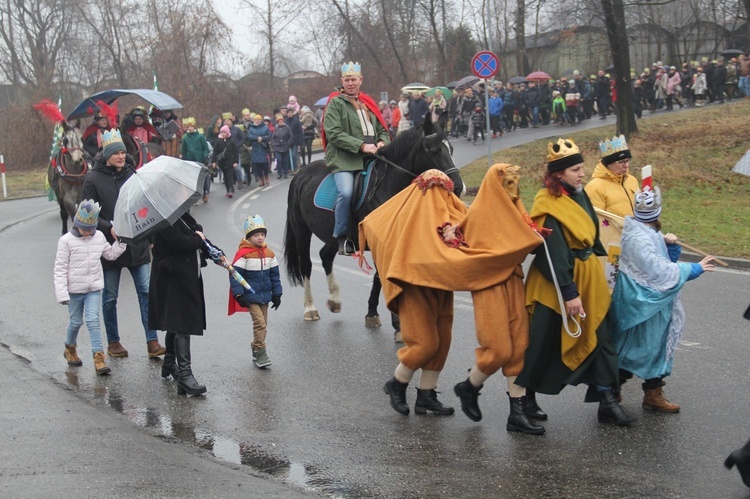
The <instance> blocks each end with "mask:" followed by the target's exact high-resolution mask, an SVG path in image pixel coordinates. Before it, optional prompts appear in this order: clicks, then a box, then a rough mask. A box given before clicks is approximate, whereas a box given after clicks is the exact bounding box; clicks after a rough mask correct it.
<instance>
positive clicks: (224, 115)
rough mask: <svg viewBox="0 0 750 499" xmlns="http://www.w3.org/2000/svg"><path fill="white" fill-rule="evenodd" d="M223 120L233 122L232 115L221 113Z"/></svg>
mask: <svg viewBox="0 0 750 499" xmlns="http://www.w3.org/2000/svg"><path fill="white" fill-rule="evenodd" d="M221 119H223V120H231V119H232V113H221Z"/></svg>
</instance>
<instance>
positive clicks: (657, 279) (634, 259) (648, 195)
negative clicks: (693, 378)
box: [610, 186, 714, 413]
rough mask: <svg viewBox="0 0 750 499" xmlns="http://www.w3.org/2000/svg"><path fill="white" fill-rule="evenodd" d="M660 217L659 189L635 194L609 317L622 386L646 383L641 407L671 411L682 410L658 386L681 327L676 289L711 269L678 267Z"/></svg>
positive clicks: (707, 263)
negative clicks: (633, 381) (637, 381)
mask: <svg viewBox="0 0 750 499" xmlns="http://www.w3.org/2000/svg"><path fill="white" fill-rule="evenodd" d="M660 215H661V193H660V191H659V188H658V187H656V188H655V189H653V190H652V189H651V188H650V186H646V187H644V190H643V191H640V190H639V191H638V192H637V193H636V195H635V210H634V216H632V217H631V216H628V217H625V224H624V227H623V230H622V243H621V245H622V254H621V255H620V271H619V273H618V275H617V281H616V283H615V289H614V292H613V294H612V306H611V309H610V314H611V321H612V323H613V324H614V327H613V329H612V336H613V339H614V340H615V343H616V345H617V356H618V360H619V367H620V383H624V382H625V381H626V380H627V379H630V378H631V377H632V376H633V375H634V374H635V375H636V376H638V377H640V378H641V379H643V380H644V383H643V385H641V386H642V388H643V392H644V397H643V403H642V407H643V408H644V409H647V410H653V411H657V412H664V413H675V412H679V410H680V406H679V405H677V404H673V403H671V402H670V401H669V400H667V398H666V397H665V396H664V392H663V390H662V387H663V386H664V378H665V377H667V376H669V375H670V374H671V372H672V361H673V360H674V353H675V350H676V349H677V345H678V344H679V342H680V338H681V337H682V332H683V330H684V328H685V311H684V310H683V308H682V303H681V302H680V290H681V289H682V286H683V285H684V284H685V283H686V282H687V281H690V280H692V279H695V278H696V277H698V276H700V275H701V274H702V273H703V272H704V271H709V272H711V271H713V270H714V264H713V263H712V262H713V260H714V258H713V257H712V256H707V257H705V258H704V259H703V260H701V261H700V263H677V259H678V258H679V256H680V252H681V247H680V246H679V245H678V244H677V236H675V235H674V234H671V233H668V234H662V233H661V222H660V221H659V216H660Z"/></svg>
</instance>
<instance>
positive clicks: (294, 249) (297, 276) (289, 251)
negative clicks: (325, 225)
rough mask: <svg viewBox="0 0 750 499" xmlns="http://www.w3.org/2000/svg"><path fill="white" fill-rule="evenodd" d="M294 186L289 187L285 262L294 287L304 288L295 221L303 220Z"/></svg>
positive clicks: (285, 230)
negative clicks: (294, 193)
mask: <svg viewBox="0 0 750 499" xmlns="http://www.w3.org/2000/svg"><path fill="white" fill-rule="evenodd" d="M293 188H294V186H293V185H290V186H289V200H288V205H287V210H286V227H285V228H284V262H285V265H286V275H287V277H288V278H289V280H290V281H291V282H292V286H302V285H303V284H304V276H303V275H302V267H301V265H300V253H299V245H298V244H297V235H296V234H295V232H294V220H296V219H301V217H302V214H301V213H299V206H298V205H297V201H296V200H295V199H293V197H294V196H293V194H292V193H293Z"/></svg>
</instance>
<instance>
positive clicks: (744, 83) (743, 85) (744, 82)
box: [740, 76, 750, 97]
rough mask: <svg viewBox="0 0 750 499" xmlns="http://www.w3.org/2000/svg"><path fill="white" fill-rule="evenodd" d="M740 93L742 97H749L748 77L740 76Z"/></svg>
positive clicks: (749, 84) (749, 83) (749, 79)
mask: <svg viewBox="0 0 750 499" xmlns="http://www.w3.org/2000/svg"><path fill="white" fill-rule="evenodd" d="M740 92H742V96H744V97H748V96H750V77H748V76H740Z"/></svg>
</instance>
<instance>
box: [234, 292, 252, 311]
mask: <svg viewBox="0 0 750 499" xmlns="http://www.w3.org/2000/svg"><path fill="white" fill-rule="evenodd" d="M234 299H235V300H237V303H239V304H240V306H241V307H244V308H247V307H249V306H250V302H249V301H247V298H245V295H234Z"/></svg>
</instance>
